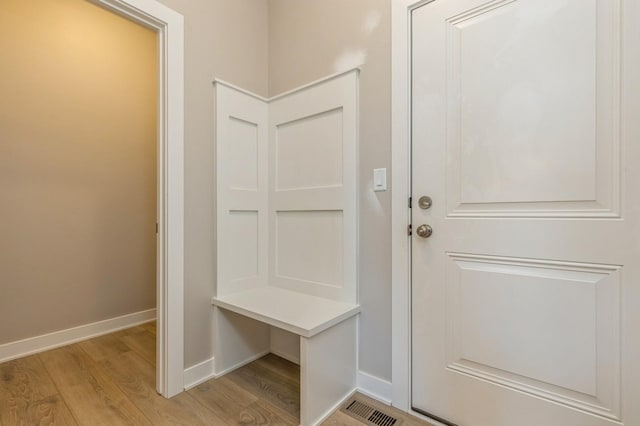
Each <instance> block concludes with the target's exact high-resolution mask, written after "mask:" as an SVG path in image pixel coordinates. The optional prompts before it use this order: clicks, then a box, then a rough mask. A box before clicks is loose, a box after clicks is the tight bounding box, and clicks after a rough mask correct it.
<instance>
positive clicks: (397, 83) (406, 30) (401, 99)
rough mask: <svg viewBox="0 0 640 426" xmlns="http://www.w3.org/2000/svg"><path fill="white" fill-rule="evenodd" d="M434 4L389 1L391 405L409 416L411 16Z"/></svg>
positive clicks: (426, 0) (412, 0)
mask: <svg viewBox="0 0 640 426" xmlns="http://www.w3.org/2000/svg"><path fill="white" fill-rule="evenodd" d="M431 1H433V0H418V1H416V0H392V1H391V28H392V30H391V94H392V97H391V102H392V104H391V111H392V116H391V136H392V138H391V140H392V141H393V143H392V146H391V156H392V161H391V164H392V182H393V191H392V194H391V203H392V210H391V253H392V263H391V268H392V272H391V276H392V292H391V299H392V302H391V322H392V327H391V332H392V359H393V363H392V370H391V380H392V384H393V388H392V395H393V399H392V405H393V406H394V407H397V408H399V409H400V410H403V411H407V412H409V411H411V368H410V366H411V241H410V238H409V236H408V235H407V227H408V226H409V224H410V223H411V217H410V215H411V210H410V209H409V207H408V201H409V197H410V196H411V138H410V131H411V109H410V102H411V96H410V91H411V84H410V81H411V79H410V69H411V68H410V66H409V65H410V61H411V56H410V49H411V43H410V31H411V12H412V10H414V9H416V8H418V7H420V6H422V5H424V4H427V3H430V2H431ZM412 414H415V415H418V416H420V414H419V413H415V412H413V413H412ZM429 421H430V422H433V419H429Z"/></svg>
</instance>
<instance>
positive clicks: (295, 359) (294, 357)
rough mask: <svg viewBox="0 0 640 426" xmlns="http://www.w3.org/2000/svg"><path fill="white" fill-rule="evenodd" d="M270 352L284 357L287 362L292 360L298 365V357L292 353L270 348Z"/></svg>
mask: <svg viewBox="0 0 640 426" xmlns="http://www.w3.org/2000/svg"><path fill="white" fill-rule="evenodd" d="M270 352H271V353H272V354H274V355H277V356H279V357H280V358H283V359H286V360H287V361H289V362H292V363H294V364H296V365H300V358H298V357H296V356H295V355H292V354H290V353H285V352H280V351H278V350H274V349H271V350H270Z"/></svg>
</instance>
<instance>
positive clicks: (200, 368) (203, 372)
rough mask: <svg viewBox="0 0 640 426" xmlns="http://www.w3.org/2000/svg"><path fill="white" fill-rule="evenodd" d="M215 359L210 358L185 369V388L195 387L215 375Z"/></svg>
mask: <svg viewBox="0 0 640 426" xmlns="http://www.w3.org/2000/svg"><path fill="white" fill-rule="evenodd" d="M215 375H216V373H215V364H214V359H213V358H209V359H206V360H204V361H202V362H201V363H199V364H196V365H193V366H191V367H189V368H187V369H185V370H184V390H186V391H187V390H189V389H191V388H195V387H196V386H198V385H199V384H200V383H204V382H206V381H207V380H211V379H213V378H214V377H215Z"/></svg>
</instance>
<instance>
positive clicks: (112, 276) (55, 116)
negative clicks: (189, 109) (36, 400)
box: [0, 0, 158, 344]
mask: <svg viewBox="0 0 640 426" xmlns="http://www.w3.org/2000/svg"><path fill="white" fill-rule="evenodd" d="M34 3H35V2H26V1H24V0H2V7H0V52H2V53H1V55H2V59H0V75H1V76H2V78H0V94H1V95H0V344H3V343H9V342H14V341H17V340H21V339H25V338H29V337H34V336H39V335H42V334H46V333H49V332H53V331H58V330H63V329H68V328H71V327H75V326H79V325H83V324H88V323H93V322H97V321H101V320H105V319H110V318H114V317H118V316H121V315H125V314H131V313H135V312H140V311H143V310H147V309H152V308H155V306H156V268H155V267H156V262H155V258H156V235H155V223H156V138H157V136H156V131H157V130H156V129H157V124H156V123H157V68H158V67H157V47H156V46H157V35H156V34H155V33H154V32H152V31H150V30H148V29H146V28H144V27H141V26H139V25H136V24H134V23H132V22H130V21H127V20H125V19H123V18H121V17H119V16H116V15H114V14H112V13H109V12H107V11H105V10H103V9H100V8H99V7H97V6H95V5H93V4H91V3H89V2H86V1H82V0H56V1H42V2H37V7H35V6H34Z"/></svg>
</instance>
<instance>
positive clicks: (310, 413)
mask: <svg viewBox="0 0 640 426" xmlns="http://www.w3.org/2000/svg"><path fill="white" fill-rule="evenodd" d="M357 318H358V316H357V315H356V316H354V317H351V318H348V319H346V320H344V321H342V322H340V323H338V324H336V325H334V326H333V327H331V328H329V329H327V330H325V331H323V332H322V333H319V334H316V335H315V336H313V337H310V338H306V337H300V424H301V425H303V426H309V425H316V424H319V423H320V422H321V421H322V420H324V419H325V418H326V417H327V416H328V415H329V414H331V412H332V411H333V410H334V409H336V408H337V407H338V405H340V404H341V403H342V402H343V401H344V400H345V399H346V398H347V397H348V396H349V395H351V394H352V393H353V392H355V390H356V374H357V356H358V355H357V339H358V336H357V329H358V328H357V321H358V319H357Z"/></svg>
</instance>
